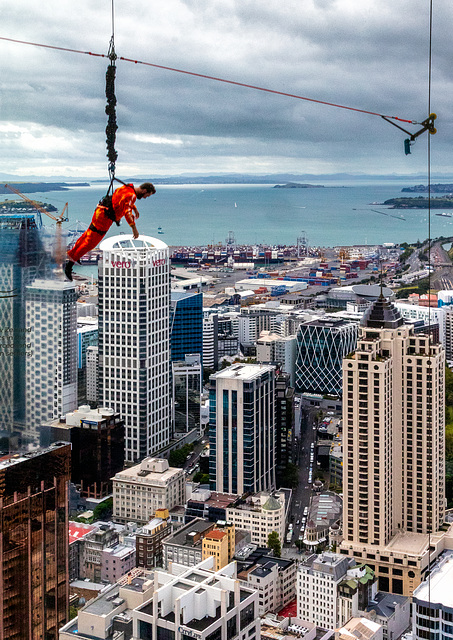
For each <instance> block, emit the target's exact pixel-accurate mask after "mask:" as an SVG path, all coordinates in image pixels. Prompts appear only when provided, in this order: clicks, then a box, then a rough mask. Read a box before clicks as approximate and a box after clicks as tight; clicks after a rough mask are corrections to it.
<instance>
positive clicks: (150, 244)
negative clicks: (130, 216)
mask: <svg viewBox="0 0 453 640" xmlns="http://www.w3.org/2000/svg"><path fill="white" fill-rule="evenodd" d="M99 249H100V250H101V251H115V252H116V253H125V254H126V253H127V254H128V257H132V256H133V255H134V254H137V255H138V254H139V253H141V252H142V251H143V250H147V251H150V250H153V249H154V250H158V249H168V246H167V245H166V244H165V242H162V240H157V239H156V238H151V237H150V236H144V235H141V234H140V237H139V238H137V239H134V236H133V235H132V234H129V233H126V234H124V235H121V236H112V237H110V238H106V239H105V240H103V241H102V242H101V244H100V245H99Z"/></svg>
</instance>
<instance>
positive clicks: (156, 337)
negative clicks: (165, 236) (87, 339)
mask: <svg viewBox="0 0 453 640" xmlns="http://www.w3.org/2000/svg"><path fill="white" fill-rule="evenodd" d="M100 249H101V250H102V259H101V260H100V261H99V266H98V268H99V371H100V376H99V383H100V389H99V396H100V398H99V402H100V403H101V404H102V405H103V406H106V407H111V408H112V409H114V410H115V411H116V412H118V413H119V414H120V415H121V416H123V418H124V422H125V427H126V460H129V461H134V460H140V459H143V458H144V457H146V456H148V455H150V454H152V453H154V452H157V451H159V450H160V449H162V447H164V446H165V445H167V444H168V442H169V439H170V387H169V365H170V339H169V325H168V316H169V306H170V289H169V270H170V265H169V255H168V247H167V245H166V244H165V243H164V242H162V241H161V240H156V239H154V238H150V237H148V236H140V237H139V238H138V239H136V240H135V239H134V238H133V237H132V236H131V235H124V236H115V237H112V238H107V239H106V240H104V241H103V242H102V243H101V245H100Z"/></svg>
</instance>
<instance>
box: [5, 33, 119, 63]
mask: <svg viewBox="0 0 453 640" xmlns="http://www.w3.org/2000/svg"><path fill="white" fill-rule="evenodd" d="M0 40H6V41H7V42H17V43H19V44H31V45H32V46H33V47H43V48H44V49H57V51H69V52H70V53H84V54H86V55H87V56H96V57H98V58H108V56H106V55H105V54H103V53H92V52H91V51H79V50H78V49H67V48H66V47H54V46H52V45H51V44H39V43H38V42H27V41H26V40H13V38H2V37H1V36H0Z"/></svg>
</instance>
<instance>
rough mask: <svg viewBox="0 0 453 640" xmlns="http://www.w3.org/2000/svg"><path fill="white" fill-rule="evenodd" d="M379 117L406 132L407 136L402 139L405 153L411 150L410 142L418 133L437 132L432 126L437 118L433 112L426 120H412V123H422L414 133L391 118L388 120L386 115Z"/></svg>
mask: <svg viewBox="0 0 453 640" xmlns="http://www.w3.org/2000/svg"><path fill="white" fill-rule="evenodd" d="M381 118H382V119H383V120H385V121H386V122H388V123H390V124H392V125H393V126H394V127H396V128H397V129H400V130H401V131H404V133H407V135H408V136H409V138H406V140H405V141H404V152H405V154H406V155H408V154H409V153H410V152H411V149H410V148H411V143H412V142H415V140H416V138H418V136H419V135H421V134H422V133H424V132H425V131H429V133H431V134H434V133H437V129H436V128H435V126H434V120H436V118H437V116H436V114H435V113H430V114H429V116H428V117H427V118H426V120H423V122H420V123H417V122H414V124H421V125H422V128H421V129H420V130H419V131H416V132H415V133H411V132H410V131H407V129H403V127H401V126H400V125H399V124H396V123H395V122H393V121H392V120H389V119H388V118H386V116H381Z"/></svg>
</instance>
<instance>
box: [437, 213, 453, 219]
mask: <svg viewBox="0 0 453 640" xmlns="http://www.w3.org/2000/svg"><path fill="white" fill-rule="evenodd" d="M436 216H441V218H451V217H452V216H453V213H445V212H444V213H436Z"/></svg>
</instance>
